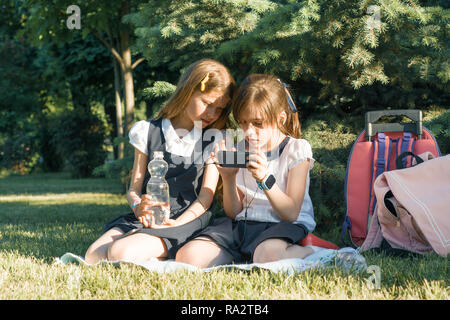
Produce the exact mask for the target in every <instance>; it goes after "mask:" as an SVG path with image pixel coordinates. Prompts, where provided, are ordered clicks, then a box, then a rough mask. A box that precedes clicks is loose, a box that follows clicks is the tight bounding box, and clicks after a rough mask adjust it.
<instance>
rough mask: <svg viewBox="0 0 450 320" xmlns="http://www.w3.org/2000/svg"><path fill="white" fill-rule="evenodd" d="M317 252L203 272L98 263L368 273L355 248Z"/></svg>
mask: <svg viewBox="0 0 450 320" xmlns="http://www.w3.org/2000/svg"><path fill="white" fill-rule="evenodd" d="M314 249H315V250H316V251H315V252H314V253H312V254H311V255H309V256H307V257H306V258H304V259H283V260H278V261H274V262H267V263H249V264H227V265H220V266H215V267H211V268H203V269H201V268H198V267H195V266H193V265H190V264H186V263H181V262H176V261H175V260H165V261H159V260H157V259H151V260H149V261H146V262H141V263H138V262H130V261H101V262H98V263H107V264H113V265H116V266H120V264H123V263H131V264H135V265H139V266H142V267H144V268H146V269H147V270H149V271H153V272H157V273H169V272H174V271H178V270H187V271H192V272H195V271H197V272H211V271H214V270H220V269H228V270H246V271H250V270H253V269H257V268H261V269H267V270H270V271H272V272H274V273H280V272H283V273H288V274H294V273H299V272H303V271H305V270H308V269H311V268H332V267H339V268H342V269H344V270H346V271H354V272H357V273H359V272H361V271H365V270H366V269H367V264H366V260H365V259H364V257H363V256H362V255H361V254H359V252H358V250H355V249H353V248H342V249H339V250H333V249H325V248H319V247H314ZM55 262H56V263H59V264H69V263H76V264H82V265H87V266H89V264H88V263H87V262H86V261H85V260H84V259H83V257H80V256H77V255H75V254H73V253H70V252H68V253H66V254H64V255H63V256H62V257H61V258H57V259H56V261H55ZM98 263H97V264H98Z"/></svg>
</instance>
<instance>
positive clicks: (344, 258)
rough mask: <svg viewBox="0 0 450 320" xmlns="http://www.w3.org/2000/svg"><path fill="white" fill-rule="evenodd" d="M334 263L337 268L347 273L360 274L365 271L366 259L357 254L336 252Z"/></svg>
mask: <svg viewBox="0 0 450 320" xmlns="http://www.w3.org/2000/svg"><path fill="white" fill-rule="evenodd" d="M335 261H336V265H337V266H338V267H340V268H342V269H344V270H345V271H348V272H350V271H352V272H356V273H360V272H363V271H365V270H366V269H367V263H366V259H365V258H364V257H363V256H362V255H360V254H358V253H357V252H338V253H337V254H336V260H335Z"/></svg>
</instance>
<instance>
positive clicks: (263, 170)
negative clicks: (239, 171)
mask: <svg viewBox="0 0 450 320" xmlns="http://www.w3.org/2000/svg"><path fill="white" fill-rule="evenodd" d="M248 160H249V161H248V163H247V169H248V170H249V171H250V173H251V174H252V176H253V178H255V179H256V180H257V181H262V180H263V179H264V178H265V177H266V175H267V167H268V163H267V158H266V155H265V154H264V153H263V152H261V150H260V149H259V148H258V149H257V150H256V152H255V153H251V154H250V156H249V157H248Z"/></svg>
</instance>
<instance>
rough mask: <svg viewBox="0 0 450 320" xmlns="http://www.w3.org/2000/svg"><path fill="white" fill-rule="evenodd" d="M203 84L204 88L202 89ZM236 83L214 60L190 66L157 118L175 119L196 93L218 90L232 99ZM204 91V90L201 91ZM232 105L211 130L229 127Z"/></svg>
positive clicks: (228, 72) (198, 62)
mask: <svg viewBox="0 0 450 320" xmlns="http://www.w3.org/2000/svg"><path fill="white" fill-rule="evenodd" d="M202 83H203V87H202ZM235 88H236V82H235V81H234V78H233V76H232V75H231V73H230V71H229V70H228V68H227V67H225V66H224V65H223V64H221V63H220V62H218V61H215V60H212V59H203V60H199V61H197V62H194V63H192V64H191V65H189V66H188V67H187V68H186V70H185V71H184V73H183V74H182V75H181V77H180V79H179V81H178V84H177V88H176V89H175V92H174V93H173V95H172V96H171V97H170V99H169V100H168V101H167V103H166V104H165V105H164V107H163V108H162V109H161V111H160V112H159V113H158V115H157V118H167V119H173V118H175V117H176V116H178V115H179V114H180V113H182V112H183V111H184V109H185V108H186V106H187V104H188V101H189V99H190V98H191V96H192V94H193V93H194V92H196V91H201V92H204V93H208V92H210V91H212V90H218V91H221V92H223V93H224V94H226V95H228V96H229V97H230V100H231V99H232V97H233V93H234V91H235ZM201 89H203V90H201ZM230 111H231V103H229V104H228V106H227V107H226V108H225V110H224V111H223V112H222V114H221V115H220V117H219V119H217V120H216V121H215V122H214V123H213V124H212V125H211V128H216V129H224V128H226V127H228V126H229V124H230V123H229V117H228V116H229V114H230Z"/></svg>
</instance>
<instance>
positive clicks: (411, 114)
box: [365, 109, 422, 141]
mask: <svg viewBox="0 0 450 320" xmlns="http://www.w3.org/2000/svg"><path fill="white" fill-rule="evenodd" d="M384 116H405V117H408V118H409V119H411V120H412V121H414V123H375V122H377V121H378V120H379V119H380V118H381V117H384ZM365 122H366V135H367V137H368V138H369V141H370V139H371V138H372V137H373V136H374V135H375V134H377V132H404V131H407V132H412V133H414V134H415V135H416V136H417V137H418V138H419V139H421V138H422V111H421V110H409V109H407V110H381V111H369V112H366V115H365Z"/></svg>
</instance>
